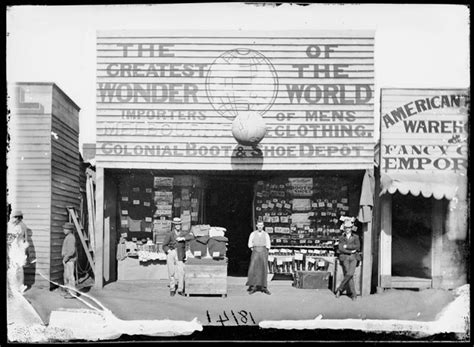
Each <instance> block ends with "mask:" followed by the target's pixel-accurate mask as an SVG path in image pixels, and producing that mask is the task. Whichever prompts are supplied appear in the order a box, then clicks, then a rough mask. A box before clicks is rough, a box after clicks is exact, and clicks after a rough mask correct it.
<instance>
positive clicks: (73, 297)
mask: <svg viewBox="0 0 474 347" xmlns="http://www.w3.org/2000/svg"><path fill="white" fill-rule="evenodd" d="M75 298H76V297H75V296H72V295H71V294H69V293H67V294H66V295H65V296H64V299H75Z"/></svg>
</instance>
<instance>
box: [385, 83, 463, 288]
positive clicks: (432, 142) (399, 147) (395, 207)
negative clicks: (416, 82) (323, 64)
mask: <svg viewBox="0 0 474 347" xmlns="http://www.w3.org/2000/svg"><path fill="white" fill-rule="evenodd" d="M468 114H469V91H468V90H466V89H382V91H381V124H380V126H381V147H380V182H381V184H380V186H381V197H380V203H377V205H378V206H379V207H380V216H381V219H380V245H379V247H378V249H379V257H378V262H379V266H378V268H379V270H378V271H379V279H378V286H379V288H444V289H453V288H456V287H458V286H460V285H463V284H465V283H467V282H468V281H469V279H468V278H467V267H468V260H467V259H468V252H469V248H468V247H469V238H470V236H469V228H468V222H469V220H468V202H467V201H468V179H467V169H468V135H469V132H468V127H469V125H468Z"/></svg>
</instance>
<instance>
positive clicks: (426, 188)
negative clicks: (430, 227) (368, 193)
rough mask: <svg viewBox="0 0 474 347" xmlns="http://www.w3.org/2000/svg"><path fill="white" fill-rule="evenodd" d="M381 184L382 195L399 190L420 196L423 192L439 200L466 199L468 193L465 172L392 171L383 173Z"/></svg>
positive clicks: (426, 196)
mask: <svg viewBox="0 0 474 347" xmlns="http://www.w3.org/2000/svg"><path fill="white" fill-rule="evenodd" d="M380 185H381V192H380V194H381V195H382V194H384V193H386V192H388V193H390V194H393V193H395V192H397V191H398V192H399V193H400V194H403V195H406V194H408V193H410V194H412V195H414V196H419V195H420V194H421V195H422V196H423V197H425V198H429V197H431V196H433V197H434V198H435V199H438V200H441V199H443V198H446V199H447V200H452V199H453V198H455V197H457V198H458V199H465V198H466V194H467V176H466V175H464V174H459V175H452V174H451V175H434V174H431V175H427V174H426V173H419V172H412V173H407V172H400V173H396V172H391V173H390V174H382V175H381V180H380Z"/></svg>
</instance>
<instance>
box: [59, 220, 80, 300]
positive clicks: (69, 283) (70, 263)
mask: <svg viewBox="0 0 474 347" xmlns="http://www.w3.org/2000/svg"><path fill="white" fill-rule="evenodd" d="M63 232H64V235H66V237H65V238H64V241H63V248H62V250H61V255H62V257H63V266H64V274H63V279H64V285H65V286H66V287H70V288H74V289H75V288H76V279H75V277H74V268H75V264H76V257H77V252H76V237H75V236H74V224H73V223H69V222H68V223H64V225H63ZM75 297H76V294H75V293H74V292H73V291H72V290H68V292H67V294H66V295H65V296H64V298H65V299H74V298H75Z"/></svg>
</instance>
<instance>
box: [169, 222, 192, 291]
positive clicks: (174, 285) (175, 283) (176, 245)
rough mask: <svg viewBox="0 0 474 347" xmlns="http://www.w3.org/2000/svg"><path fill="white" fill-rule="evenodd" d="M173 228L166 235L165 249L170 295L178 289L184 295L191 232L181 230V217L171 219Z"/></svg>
mask: <svg viewBox="0 0 474 347" xmlns="http://www.w3.org/2000/svg"><path fill="white" fill-rule="evenodd" d="M171 224H172V230H171V232H169V233H167V234H166V235H165V239H164V240H163V251H164V252H165V253H166V265H167V267H168V278H169V281H170V295H171V296H174V295H175V294H176V290H178V294H179V295H184V291H183V290H184V259H185V256H186V242H185V241H186V240H188V238H189V233H187V232H183V231H182V230H181V218H179V217H175V218H173V220H172V221H171Z"/></svg>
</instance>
